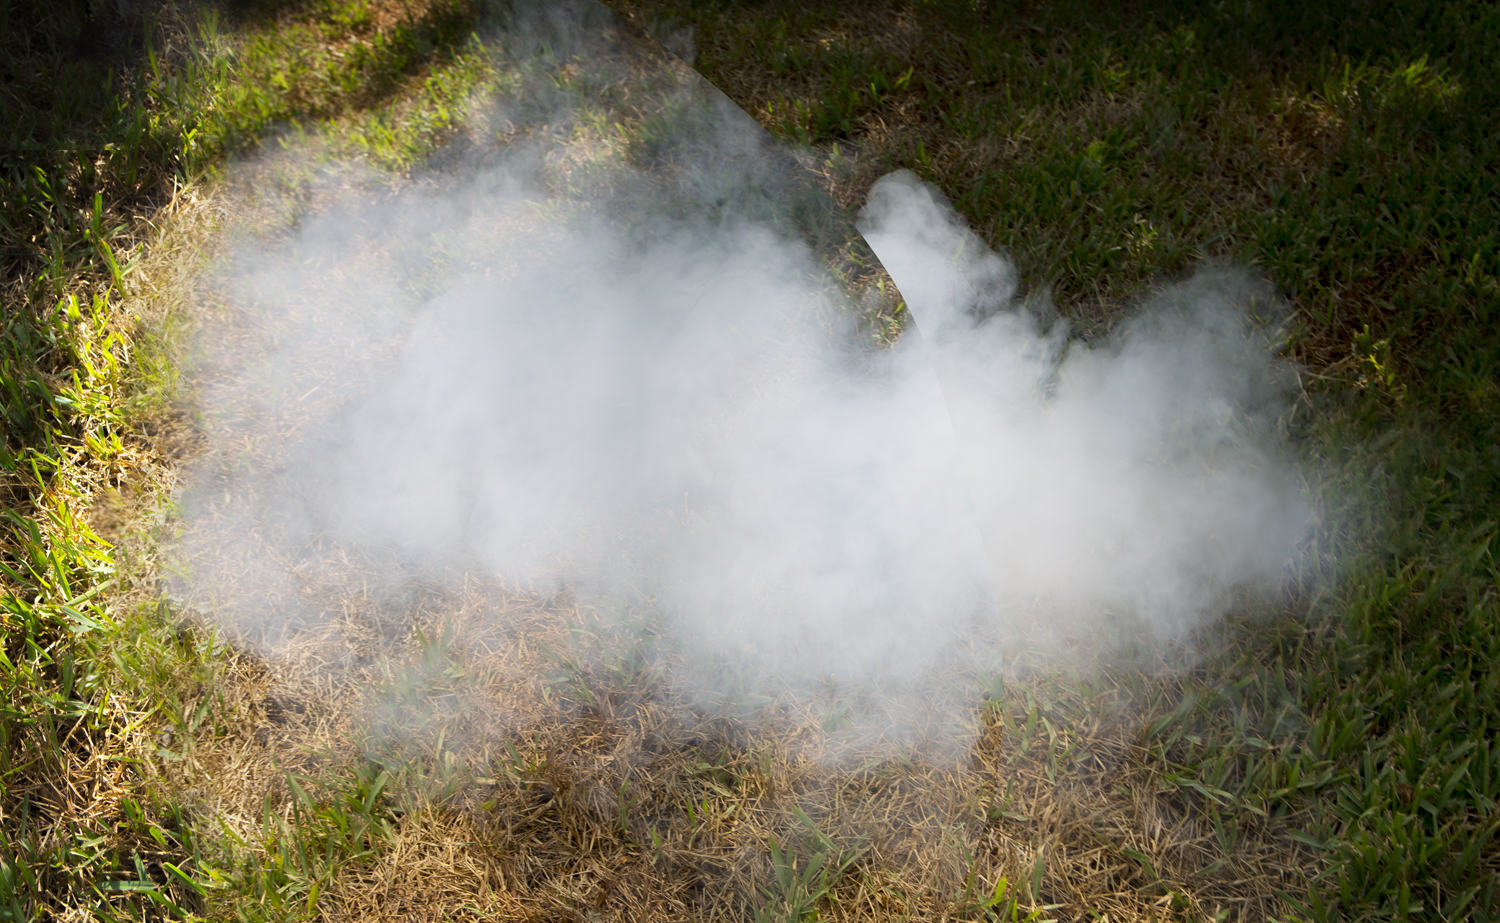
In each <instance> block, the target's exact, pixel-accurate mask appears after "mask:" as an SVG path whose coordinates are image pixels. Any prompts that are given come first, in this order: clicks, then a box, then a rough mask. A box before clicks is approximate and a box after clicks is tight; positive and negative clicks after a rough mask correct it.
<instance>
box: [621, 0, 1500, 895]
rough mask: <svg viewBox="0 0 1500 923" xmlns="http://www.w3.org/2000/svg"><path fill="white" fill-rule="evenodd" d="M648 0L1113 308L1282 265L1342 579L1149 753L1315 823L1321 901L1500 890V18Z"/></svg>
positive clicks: (1203, 675) (1299, 602) (818, 120)
mask: <svg viewBox="0 0 1500 923" xmlns="http://www.w3.org/2000/svg"><path fill="white" fill-rule="evenodd" d="M618 6H619V7H620V8H622V9H625V10H627V11H629V12H632V13H635V14H639V15H644V14H645V13H646V12H647V11H649V12H650V13H651V15H653V16H655V17H657V18H658V20H659V21H664V22H666V23H667V24H668V25H670V26H673V27H680V26H681V25H683V24H692V25H694V26H695V27H696V34H697V42H698V48H699V55H698V59H697V66H698V67H699V68H700V69H701V70H702V71H703V73H705V75H707V76H708V77H709V78H710V79H712V80H716V81H717V82H718V83H719V85H720V86H721V87H723V88H725V89H726V91H727V92H729V93H730V94H731V95H732V96H733V97H734V98H735V99H736V100H737V101H739V102H740V103H741V104H742V105H744V106H746V108H748V109H750V110H751V111H752V112H755V113H756V114H757V115H758V116H759V117H760V119H761V121H762V123H763V124H765V125H766V126H767V127H768V128H770V129H771V130H772V131H774V132H776V133H778V134H779V135H780V136H781V137H783V138H784V139H786V140H787V141H788V142H791V143H800V144H804V145H813V146H815V147H816V148H817V149H818V150H819V152H820V153H821V154H822V156H824V157H825V158H828V159H832V158H835V157H840V158H847V157H848V156H849V153H850V151H857V152H861V153H863V154H864V156H866V157H867V158H870V159H873V160H874V161H875V162H876V163H877V164H878V170H872V171H871V174H870V175H871V176H873V175H876V174H878V172H879V171H883V170H885V169H889V168H893V167H897V166H905V167H908V168H910V169H913V170H915V171H916V172H917V173H918V174H919V175H922V176H923V177H924V178H926V179H928V180H930V181H932V182H935V183H937V184H939V185H940V186H941V187H942V188H943V189H944V190H945V192H947V194H948V195H949V196H950V197H951V199H952V200H953V202H954V204H955V205H956V207H957V208H958V209H959V210H960V211H961V212H962V213H963V214H964V216H965V217H966V218H967V220H968V221H969V223H970V224H971V226H973V227H974V228H975V229H976V230H978V231H979V232H980V233H981V235H982V236H984V237H985V239H986V240H987V241H989V242H990V243H991V244H992V245H993V246H996V247H998V248H1001V249H1003V250H1005V251H1007V252H1009V253H1010V254H1011V255H1012V256H1013V257H1014V259H1015V260H1016V261H1017V263H1018V266H1019V268H1020V270H1021V274H1022V277H1023V279H1024V280H1026V282H1027V283H1028V284H1029V285H1030V286H1031V287H1032V288H1033V289H1044V290H1050V292H1051V293H1052V295H1053V297H1054V298H1055V299H1056V300H1057V302H1058V304H1059V306H1060V307H1061V309H1062V310H1063V312H1064V313H1067V314H1071V315H1072V316H1073V317H1074V318H1075V320H1076V321H1078V322H1079V323H1080V324H1081V325H1082V329H1083V330H1084V331H1088V330H1090V329H1091V328H1092V327H1094V326H1107V325H1108V324H1109V323H1110V322H1111V321H1112V319H1113V318H1114V317H1117V316H1119V314H1120V313H1121V311H1122V310H1123V309H1124V306H1126V305H1128V303H1129V301H1130V300H1131V299H1132V298H1133V297H1134V295H1135V293H1137V292H1139V291H1140V290H1141V288H1142V287H1143V286H1146V285H1149V284H1153V283H1155V282H1157V281H1159V280H1164V279H1168V278H1171V277H1173V276H1176V275H1179V274H1182V273H1184V272H1187V271H1189V270H1190V269H1191V267H1192V266H1193V265H1194V264H1195V263H1197V262H1198V261H1200V260H1202V259H1204V258H1205V257H1227V258H1230V259H1233V260H1235V261H1237V262H1239V263H1242V264H1247V265H1249V266H1252V267H1255V268H1256V269H1258V270H1259V271H1261V272H1263V273H1265V274H1266V275H1267V276H1268V277H1269V278H1270V279H1271V280H1272V281H1273V282H1274V283H1275V284H1276V285H1277V286H1278V288H1279V289H1280V290H1281V291H1282V292H1283V293H1284V295H1285V296H1286V297H1287V298H1288V299H1289V300H1290V301H1291V303H1292V304H1293V305H1294V306H1295V307H1296V309H1297V319H1298V326H1297V329H1296V330H1295V332H1294V334H1293V340H1292V347H1291V348H1292V351H1293V353H1294V354H1295V355H1297V356H1298V357H1299V358H1301V359H1302V360H1303V361H1304V362H1306V363H1308V364H1309V366H1310V367H1311V371H1312V372H1314V373H1317V374H1319V375H1320V376H1322V377H1320V378H1315V379H1309V380H1308V387H1307V390H1306V394H1305V395H1304V400H1305V402H1306V403H1305V404H1304V405H1303V407H1302V409H1301V410H1300V413H1301V417H1300V419H1297V420H1295V425H1294V427H1293V431H1294V433H1295V435H1296V437H1297V440H1298V442H1297V444H1298V446H1299V451H1300V452H1301V453H1302V455H1303V458H1304V461H1305V463H1306V465H1307V466H1308V469H1309V471H1310V472H1312V477H1313V478H1314V482H1313V488H1314V491H1315V493H1316V494H1317V495H1318V496H1319V497H1320V498H1321V499H1322V503H1323V507H1324V522H1323V525H1322V527H1321V528H1320V530H1319V532H1318V534H1317V535H1316V536H1315V538H1314V544H1313V545H1312V546H1311V547H1310V549H1309V553H1308V559H1307V566H1308V567H1310V568H1311V569H1312V571H1314V572H1316V573H1310V574H1309V575H1308V576H1309V578H1313V577H1316V578H1317V579H1308V580H1306V581H1305V583H1304V589H1302V590H1301V591H1300V592H1299V593H1297V594H1296V598H1295V599H1294V601H1293V603H1292V605H1291V607H1290V613H1289V615H1288V616H1282V617H1279V618H1276V619H1274V620H1273V621H1271V622H1270V623H1266V622H1264V621H1263V620H1255V621H1252V622H1250V623H1247V624H1244V625H1231V626H1228V627H1226V628H1225V629H1224V630H1223V632H1222V633H1223V634H1224V635H1225V637H1226V641H1227V647H1226V649H1225V650H1224V652H1223V653H1221V654H1220V655H1218V656H1217V657H1215V658H1214V659H1213V661H1212V662H1211V663H1209V664H1208V665H1206V666H1204V667H1203V668H1202V669H1200V670H1199V671H1196V673H1194V674H1190V675H1189V677H1188V679H1187V681H1186V683H1185V687H1186V688H1185V693H1184V694H1183V696H1182V697H1181V698H1180V699H1179V700H1177V701H1175V702H1174V701H1162V702H1159V703H1154V704H1152V706H1151V708H1150V710H1149V711H1148V713H1154V714H1158V715H1160V716H1161V717H1160V718H1158V719H1153V720H1150V721H1148V726H1149V731H1150V733H1149V734H1148V739H1149V744H1148V746H1149V750H1150V753H1151V756H1150V759H1149V763H1150V765H1152V766H1153V767H1154V771H1155V772H1156V774H1157V778H1158V780H1159V783H1160V784H1162V785H1165V786H1169V787H1171V788H1174V789H1176V790H1177V791H1179V792H1180V793H1181V796H1182V797H1183V798H1184V799H1186V800H1188V801H1191V802H1193V803H1194V804H1196V805H1197V806H1198V809H1199V810H1207V811H1211V812H1213V815H1214V818H1215V824H1216V825H1217V827H1218V829H1219V830H1220V831H1221V832H1220V834H1219V836H1220V837H1221V838H1222V842H1223V845H1224V846H1225V848H1226V850H1227V848H1228V847H1229V846H1230V845H1231V843H1232V840H1233V837H1234V836H1235V832H1234V831H1235V828H1236V825H1238V824H1242V823H1246V822H1253V821H1254V820H1255V818H1257V817H1262V816H1266V815H1272V816H1274V815H1277V814H1282V815H1287V814H1289V813H1291V814H1299V816H1304V817H1305V818H1306V826H1307V829H1306V830H1305V831H1304V832H1302V833H1300V834H1296V835H1294V837H1293V840H1294V841H1295V845H1294V844H1293V843H1289V844H1288V847H1289V848H1296V847H1297V846H1300V847H1305V848H1309V849H1313V850H1316V851H1317V852H1319V853H1320V854H1322V855H1323V856H1324V857H1325V858H1326V860H1327V863H1328V864H1327V870H1326V871H1325V872H1324V873H1323V874H1322V875H1321V876H1320V877H1319V879H1318V880H1317V881H1315V882H1313V883H1312V885H1311V886H1310V887H1309V888H1308V889H1306V891H1305V892H1299V893H1292V894H1289V895H1288V899H1289V901H1290V902H1291V904H1292V906H1293V907H1295V908H1298V909H1297V911H1296V912H1297V913H1298V915H1300V916H1304V917H1306V918H1309V919H1317V920H1325V919H1377V918H1398V919H1406V918H1411V919H1434V920H1436V919H1445V920H1456V919H1477V920H1485V919H1491V918H1493V917H1495V916H1496V915H1500V896H1497V895H1496V893H1495V892H1496V885H1497V875H1500V847H1497V845H1496V843H1495V840H1494V834H1495V832H1496V828H1497V826H1500V815H1497V813H1496V798H1497V793H1496V786H1497V781H1500V776H1497V770H1496V762H1497V743H1496V733H1495V727H1494V724H1495V715H1496V714H1500V698H1497V696H1500V668H1497V666H1496V662H1497V661H1496V656H1497V654H1500V649H1497V645H1500V597H1497V583H1500V572H1497V570H1496V567H1497V565H1496V553H1497V550H1500V548H1497V545H1500V531H1497V529H1500V526H1497V517H1496V510H1497V509H1500V413H1497V411H1500V406H1497V404H1496V401H1495V397H1496V388H1497V365H1496V364H1497V362H1500V332H1497V327H1496V323H1495V321H1496V315H1497V310H1500V278H1497V273H1500V250H1497V239H1500V238H1497V233H1500V220H1497V219H1500V128H1497V125H1500V123H1497V122H1496V120H1495V118H1494V113H1495V112H1496V111H1500V95H1497V94H1500V90H1497V88H1500V79H1497V78H1500V73H1497V69H1500V14H1497V12H1496V10H1495V9H1494V8H1493V7H1490V6H1488V5H1484V4H1465V3H1436V2H1435V3H1416V4H1386V3H1358V2H1343V3H1328V2H1313V3H1262V4H1220V5H1217V6H1213V7H1205V6H1202V5H1196V4H1176V3H1170V2H1155V3H1142V4H1133V5H1131V6H1129V7H1123V6H1120V5H1117V4H1102V3H1083V2H1076V3H1067V2H1063V3H1051V4H1028V3H999V2H995V3H988V4H986V3H984V2H979V3H973V4H960V3H943V2H930V3H917V4H914V5H913V6H914V15H913V18H912V22H913V23H914V25H915V29H916V31H917V32H918V33H919V35H920V37H919V38H916V39H906V41H908V42H909V43H910V44H909V45H907V46H903V45H901V44H900V43H898V42H895V41H888V40H887V39H889V38H890V35H889V33H888V32H887V31H886V26H885V24H884V22H883V21H882V17H883V14H877V13H869V14H865V15H862V14H860V13H859V12H858V11H857V8H856V6H855V5H853V4H837V3H830V4H796V5H789V4H786V5H784V4H778V3H759V4H747V5H745V6H743V7H736V6H730V5H726V4H712V3H688V2H681V3H671V2H665V3H635V2H627V0H621V2H620V3H619V4H618ZM908 75H909V76H908ZM902 80H904V83H903V82H902ZM835 145H839V147H835ZM830 172H832V173H834V174H835V175H837V173H838V171H837V170H832V171H830ZM844 172H845V173H846V174H847V172H848V171H847V169H845V171H844ZM866 181H868V180H866ZM1029 726H1030V725H1028V727H1029ZM1303 812H1305V813H1303Z"/></svg>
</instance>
